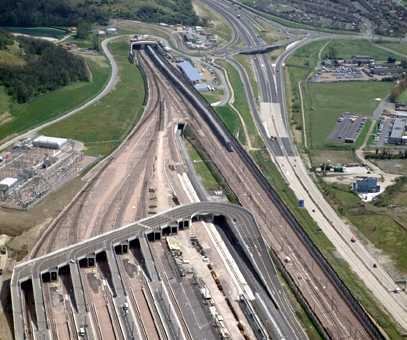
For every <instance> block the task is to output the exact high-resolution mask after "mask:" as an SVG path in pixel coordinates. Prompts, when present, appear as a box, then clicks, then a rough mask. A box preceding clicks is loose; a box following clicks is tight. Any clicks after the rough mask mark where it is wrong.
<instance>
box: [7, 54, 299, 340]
mask: <svg viewBox="0 0 407 340" xmlns="http://www.w3.org/2000/svg"><path fill="white" fill-rule="evenodd" d="M143 55H144V52H140V57H141V59H140V60H139V61H140V63H141V65H142V66H143V69H144V71H145V74H146V78H147V82H148V84H149V87H148V88H149V96H148V102H147V106H146V111H145V113H144V116H143V118H142V119H141V121H140V123H139V124H138V125H137V126H136V127H135V128H134V130H133V131H132V132H131V133H130V135H129V137H128V138H127V139H126V140H125V141H124V142H123V144H122V145H121V147H120V148H119V149H117V150H116V151H115V152H114V154H113V155H112V156H111V157H109V159H108V160H107V161H105V162H104V165H103V166H101V167H99V171H98V172H95V174H96V175H95V176H94V177H91V179H90V180H89V181H88V183H87V184H86V185H85V187H84V189H83V190H81V192H80V193H79V194H78V196H77V197H75V199H74V200H73V202H72V204H71V205H69V206H68V207H67V208H66V209H65V210H64V211H63V212H62V213H61V216H60V217H59V218H58V219H57V220H56V221H55V223H52V224H51V225H50V226H49V228H48V229H47V231H46V232H44V233H43V237H42V238H41V239H40V240H39V242H38V243H37V246H36V247H35V249H34V250H33V252H32V254H31V255H32V257H34V256H40V255H46V254H48V253H50V252H52V251H53V250H57V249H61V248H63V247H64V246H67V245H69V244H73V243H76V242H79V241H81V240H84V239H86V238H88V237H92V236H96V235H97V234H100V233H103V232H106V231H108V230H111V229H112V228H117V227H118V226H119V225H120V224H122V223H130V222H132V221H134V219H135V218H137V216H138V213H135V211H140V214H141V215H143V214H144V215H146V214H147V212H148V210H146V208H148V207H151V205H152V204H154V205H157V209H159V210H165V209H166V208H168V206H167V207H166V204H168V191H167V189H168V188H167V186H166V185H163V182H165V181H169V183H168V185H169V186H171V187H172V188H176V190H174V189H173V190H174V193H173V195H176V196H178V198H179V200H180V201H185V200H184V199H183V198H182V197H184V196H185V195H184V194H182V190H179V189H178V188H179V187H180V184H179V183H177V182H178V181H177V178H178V177H180V176H176V175H175V173H173V174H171V173H168V174H167V171H168V170H167V169H168V165H174V166H175V168H176V169H179V170H177V172H178V171H182V167H181V166H180V165H179V164H178V162H179V161H180V159H179V152H178V151H177V150H175V149H177V147H174V146H175V145H176V141H175V140H173V137H172V136H173V135H174V134H175V131H176V130H175V126H174V123H176V122H177V121H178V120H179V119H181V117H180V116H177V115H176V113H178V114H179V113H186V112H189V110H190V108H189V105H188V104H187V103H186V102H185V99H184V98H182V97H181V96H180V95H179V94H178V93H177V91H176V90H175V89H173V87H172V86H171V84H169V83H167V82H168V81H166V80H165V79H164V78H163V77H162V76H160V72H159V71H158V70H156V69H154V65H153V64H152V63H151V62H150V61H149V60H148V58H147V57H143ZM159 108H160V109H159ZM174 114H175V118H174V117H173V118H171V117H172V115H174ZM191 118H192V117H190V116H189V115H188V116H186V117H184V118H183V119H187V120H189V119H191ZM198 125H199V124H198ZM199 130H200V129H199V128H198V129H197V131H199ZM209 133H211V134H212V132H209ZM202 135H204V134H203V133H202ZM146 138H147V139H146ZM142 140H143V142H141V141H142ZM148 140H154V143H153V145H155V146H154V147H149V145H150V142H148ZM167 140H169V143H168V142H167ZM160 145H161V146H163V145H167V146H169V147H170V149H169V150H164V149H162V147H160ZM145 148H146V149H145ZM143 150H144V151H143ZM163 153H165V154H166V155H167V156H166V157H169V158H162V156H160V154H161V155H162V154H163ZM143 155H144V156H143ZM146 155H148V157H147V156H146ZM129 157H130V158H129ZM146 157H147V158H146ZM142 158H144V159H147V160H149V159H150V160H154V162H153V166H152V170H148V169H149V168H150V166H149V165H148V163H149V162H148V161H147V162H142V161H141V159H142ZM123 164H126V166H125V167H123ZM140 165H142V167H140ZM134 166H137V167H136V168H135V167H134ZM140 173H141V174H142V173H147V174H148V176H147V177H144V178H143V176H140ZM113 174H114V176H113ZM160 177H161V178H160ZM135 179H137V180H135ZM137 183H140V184H142V185H141V186H139V185H137ZM146 183H147V184H146ZM153 187H154V188H155V189H154V191H155V195H156V198H155V200H154V202H152V201H151V199H147V203H146V200H145V199H146V198H148V195H149V193H150V194H151V188H153ZM181 187H182V184H181ZM123 188H125V189H124V190H123ZM128 189H129V190H131V191H130V192H132V191H133V190H135V191H137V192H138V194H136V195H135V196H134V195H133V194H129V193H128V192H127V190H128ZM140 197H141V199H140ZM166 202H167V203H166ZM134 208H136V210H134ZM140 209H141V210H140ZM126 211H129V213H126ZM126 216H127V217H126ZM250 226H251V224H249V223H243V224H242V226H241V227H242V228H247V227H250ZM245 234H246V235H247V237H251V236H252V233H251V232H250V231H247V232H246V233H245ZM259 242H260V243H259ZM261 242H263V241H262V240H261V237H259V236H258V237H257V239H256V240H254V239H253V240H252V241H251V244H252V247H254V249H252V250H250V252H248V257H249V258H251V259H253V256H254V255H253V254H256V253H257V251H258V250H260V252H263V254H262V255H261V256H257V259H256V260H255V261H254V260H253V261H252V262H253V263H254V265H256V266H257V265H260V266H262V270H261V271H260V272H261V273H262V272H264V273H266V276H265V277H264V278H263V279H262V280H263V283H262V285H264V286H269V288H267V289H266V290H264V289H263V290H261V291H260V292H259V294H260V295H261V296H263V298H262V300H263V303H264V304H265V305H266V306H268V307H267V308H268V309H269V311H268V312H267V313H266V314H267V315H268V316H270V315H272V316H273V318H275V320H277V321H275V324H277V325H278V327H279V328H278V329H279V331H278V334H280V333H279V332H281V334H285V335H286V338H290V339H302V338H304V333H303V331H302V329H301V327H300V326H299V324H298V322H297V321H296V317H295V313H294V312H293V311H292V309H291V308H290V304H289V302H288V300H287V297H286V296H285V293H284V292H283V291H282V289H281V287H280V285H279V283H278V279H277V277H276V273H275V270H274V267H273V264H272V263H271V262H269V261H271V259H270V257H269V255H268V254H267V252H265V253H264V251H265V249H266V247H265V246H264V244H263V243H261ZM81 244H82V243H81ZM86 249H87V250H86ZM86 249H85V250H83V251H87V252H88V253H89V252H91V251H90V250H89V248H88V247H86ZM76 253H77V252H76V250H75V252H74V253H72V252H71V257H72V256H73V257H76V255H75V256H74V255H73V254H76ZM109 263H112V261H111V260H109ZM48 265H49V267H52V266H51V265H50V264H49V263H48ZM70 267H72V268H71V273H72V275H73V274H74V273H76V272H77V271H76V270H75V268H74V266H73V265H70ZM97 268H99V267H97ZM104 272H105V271H104V270H103V266H102V267H101V268H100V269H98V270H97V271H96V272H86V273H84V274H83V273H82V271H80V272H79V274H75V275H76V276H78V275H79V277H82V282H84V283H83V289H81V291H83V292H84V293H82V294H79V293H77V292H76V293H75V301H77V300H78V301H82V302H81V303H80V305H81V306H84V307H83V308H82V309H79V310H78V313H77V314H75V320H79V324H87V325H92V327H91V328H92V332H93V333H95V334H97V333H99V332H102V333H103V332H110V333H112V332H113V333H115V334H116V333H118V331H117V330H118V329H119V328H121V327H120V326H118V324H123V322H124V321H123V320H122V319H119V320H117V321H115V323H113V324H112V325H110V324H109V323H104V322H102V321H98V320H103V319H106V318H108V317H109V315H115V311H114V310H109V309H107V310H105V309H103V308H102V309H100V308H98V306H102V305H103V301H105V302H104V303H105V304H106V303H108V304H109V305H111V302H110V301H111V298H110V295H111V293H110V291H109V289H107V288H106V287H107V286H105V285H101V282H104V281H106V279H104V278H107V277H109V275H107V276H106V275H105V274H103V273H104ZM246 272H248V271H247V270H246ZM262 275H263V274H260V275H259V276H260V277H262ZM113 277H114V276H113ZM265 280H267V281H265ZM130 281H131V280H130ZM130 281H129V280H128V279H125V280H124V286H125V289H126V288H127V290H129V289H130V290H131V289H134V288H133V287H134V286H133V285H132V284H131V282H130ZM33 282H34V283H36V285H35V286H34V287H33V290H34V299H35V298H38V297H39V296H41V294H40V288H41V287H40V284H39V278H38V277H36V278H35V280H33ZM73 286H75V284H74V285H73ZM76 286H77V285H76ZM120 286H122V285H121V284H114V285H113V286H112V287H114V288H115V289H116V287H120ZM129 287H130V288H129ZM256 287H257V288H258V287H259V286H256ZM44 289H45V291H48V288H47V286H44ZM119 290H120V291H122V290H123V288H121V289H119ZM273 294H274V295H275V296H276V299H277V300H278V305H279V307H280V308H281V307H283V306H285V307H284V308H283V309H282V311H279V310H277V309H276V307H275V304H274V302H273V298H272V296H273ZM48 295H49V296H50V298H48V300H47V301H48V302H49V301H52V296H56V297H55V298H58V296H59V295H55V294H48ZM48 295H46V296H47V297H48ZM81 296H82V297H81ZM13 301H14V299H13ZM119 301H120V303H119V305H123V303H124V302H125V299H124V295H123V294H121V295H120V296H119ZM42 304H43V303H42V302H41V301H40V305H42ZM117 304H118V303H116V306H117ZM47 305H48V303H47ZM65 305H66V306H67V307H66V308H65V309H64V310H65V313H68V315H69V314H70V313H69V312H68V311H69V310H70V308H71V307H70V303H68V302H66V301H65ZM86 306H88V307H86ZM261 306H262V307H261V308H262V310H264V306H263V304H261ZM20 309H23V310H24V308H20ZM41 309H42V308H41V307H38V304H37V308H36V311H35V313H34V314H35V315H38V316H37V319H38V320H39V321H38V322H37V325H38V327H39V330H37V331H34V332H37V335H39V334H42V335H44V334H46V333H47V330H46V329H47V322H46V320H47V317H46V315H44V313H42V312H41ZM64 310H54V308H53V307H47V312H48V313H50V314H52V315H60V314H61V313H64ZM18 311H19V309H17V310H16V313H17V316H16V318H17V320H18V321H19V322H21V320H20V318H21V317H22V316H21V315H23V314H24V313H23V311H21V314H19V312H18ZM89 311H91V312H89ZM89 313H90V314H89ZM92 313H93V314H92ZM264 313H265V312H264V311H263V314H264ZM25 314H30V313H25ZM136 314H137V313H132V314H131V315H133V317H132V320H131V323H133V324H135V322H136V321H137V316H136ZM23 317H24V319H26V320H28V317H27V315H25V316H23ZM268 318H269V317H268ZM273 320H274V319H273ZM76 323H78V321H76ZM26 324H27V322H26ZM268 327H269V329H270V332H272V333H273V332H276V330H275V326H270V325H269V326H268ZM51 329H52V334H54V335H55V336H56V337H57V334H66V332H68V331H69V329H72V326H68V328H67V326H66V325H65V324H63V323H59V322H58V323H56V324H55V325H54V326H53V327H51Z"/></svg>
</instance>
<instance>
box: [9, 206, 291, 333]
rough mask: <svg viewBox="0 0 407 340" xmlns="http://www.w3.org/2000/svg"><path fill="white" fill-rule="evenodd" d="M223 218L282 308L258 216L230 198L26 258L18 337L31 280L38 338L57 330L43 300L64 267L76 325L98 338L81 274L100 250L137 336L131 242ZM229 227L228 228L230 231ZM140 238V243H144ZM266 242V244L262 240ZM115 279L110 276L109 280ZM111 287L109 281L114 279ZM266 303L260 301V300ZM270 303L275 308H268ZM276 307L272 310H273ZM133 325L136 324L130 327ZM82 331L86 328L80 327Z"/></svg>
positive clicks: (18, 292)
mask: <svg viewBox="0 0 407 340" xmlns="http://www.w3.org/2000/svg"><path fill="white" fill-rule="evenodd" d="M219 218H222V219H224V220H226V221H227V225H228V231H227V233H229V232H231V233H232V234H233V237H234V238H235V239H236V240H237V244H238V245H239V250H240V251H243V253H244V254H245V258H246V259H248V261H249V263H250V266H251V268H252V270H253V271H254V272H255V273H256V277H257V278H258V281H259V282H258V283H257V284H258V285H260V286H259V287H263V288H262V289H264V290H265V291H266V292H268V295H269V296H268V298H269V299H271V300H272V301H273V305H274V306H273V307H271V308H273V309H274V310H273V311H272V314H273V315H275V314H276V313H278V306H277V302H276V301H274V298H273V295H272V293H271V292H270V291H269V285H270V282H268V278H266V277H265V276H264V273H265V272H270V271H271V270H272V269H271V268H273V266H272V263H271V258H270V255H269V254H268V252H267V247H266V246H265V244H264V243H262V242H263V241H262V237H261V235H260V231H259V229H258V227H257V224H256V221H255V219H254V217H253V216H252V214H251V213H250V212H249V211H247V210H246V209H244V208H242V207H240V206H236V205H232V204H228V203H213V202H199V203H193V204H188V205H184V206H179V207H177V208H173V209H170V210H168V211H165V212H163V213H160V214H157V215H154V216H153V217H148V218H145V219H142V220H139V221H137V222H135V223H133V224H130V225H127V226H123V227H121V228H119V229H115V230H113V231H110V232H108V233H105V234H102V235H100V236H97V237H94V238H91V239H89V240H87V241H83V242H80V243H77V244H75V245H72V246H69V247H66V248H64V249H60V250H58V251H55V252H53V253H50V254H47V255H44V256H41V257H38V258H35V259H32V260H30V261H27V262H23V263H20V264H18V265H17V266H15V268H14V271H13V275H12V280H11V294H12V304H13V319H14V330H15V337H16V339H23V338H25V330H26V329H27V328H30V327H31V325H27V324H25V323H24V317H23V315H24V312H25V311H24V306H25V302H26V301H25V298H24V294H23V291H22V286H23V285H25V283H27V282H31V283H32V288H33V299H34V305H35V317H34V320H36V321H35V322H33V327H34V330H33V333H34V335H35V337H37V338H42V339H51V338H52V337H51V330H50V324H49V322H48V321H47V320H49V318H48V316H47V314H46V313H47V308H46V306H45V302H44V300H43V298H42V297H43V284H44V282H49V281H51V282H52V281H55V280H57V276H58V275H59V271H60V270H61V269H62V268H65V267H67V266H68V267H69V268H70V272H71V274H70V276H71V280H72V289H73V292H72V293H73V294H72V296H73V297H74V300H75V303H74V304H73V305H74V306H75V313H74V314H75V315H74V319H75V320H76V322H75V324H76V325H77V326H78V328H84V329H86V335H87V337H88V338H89V339H93V338H97V332H96V331H95V330H94V326H92V322H90V320H91V319H92V315H91V314H92V313H91V308H90V307H89V302H88V298H87V297H86V296H85V295H86V294H87V289H89V287H88V288H86V287H85V286H86V285H85V284H84V280H86V278H85V276H86V275H89V274H86V275H83V274H79V273H78V272H82V270H83V268H85V267H86V268H91V267H93V265H95V262H98V261H99V260H98V257H100V254H103V253H104V254H106V257H107V261H106V263H107V266H108V268H109V270H110V273H111V276H112V277H111V280H112V284H111V287H110V289H111V290H112V292H113V293H112V301H113V302H112V303H113V305H111V306H110V307H111V308H112V310H114V309H115V308H116V314H117V315H118V317H119V323H120V327H121V328H122V332H123V334H124V338H126V339H127V338H131V336H134V337H135V338H137V333H134V334H129V331H130V330H133V331H134V332H135V330H138V329H140V325H138V321H137V318H136V317H134V316H133V315H132V314H131V313H129V314H123V313H121V308H122V306H125V305H126V304H130V300H129V299H128V296H129V292H128V291H126V289H125V286H124V285H123V281H124V280H123V272H122V270H123V268H122V266H118V265H117V261H118V256H119V254H121V253H122V252H123V251H126V252H127V249H128V248H127V247H128V245H129V244H130V243H132V242H135V241H136V240H137V242H140V241H141V240H142V241H141V242H145V240H148V241H149V242H154V241H158V240H160V239H161V238H162V237H164V236H165V235H173V234H176V233H178V231H179V230H184V229H188V228H190V226H191V224H192V223H193V222H196V221H201V220H204V221H209V222H212V221H214V220H216V219H219ZM225 232H226V231H225ZM141 242H140V243H141ZM259 242H260V243H259ZM141 249H142V252H143V251H144V252H146V253H148V252H149V250H148V249H149V247H148V246H147V247H146V246H144V247H142V248H141ZM143 258H144V260H145V261H151V262H153V261H154V258H152V257H151V255H150V254H145V256H143ZM145 267H146V268H150V271H154V269H151V268H154V263H146V264H145ZM149 276H150V278H151V277H153V279H157V278H158V277H159V276H160V274H159V275H158V276H155V275H151V274H150V275H149ZM107 281H109V279H107ZM108 286H109V284H108ZM259 303H260V302H257V304H259ZM268 308H270V307H268ZM269 312H270V311H268V313H269ZM277 320H279V322H278V327H284V322H283V319H282V318H278V319H277ZM128 324H130V325H131V324H132V325H134V326H132V327H131V326H126V325H128ZM77 332H78V334H79V333H80V329H78V330H77ZM273 332H274V334H280V333H282V334H286V335H288V336H290V334H291V333H290V330H289V329H285V328H282V329H279V328H278V329H275V330H273Z"/></svg>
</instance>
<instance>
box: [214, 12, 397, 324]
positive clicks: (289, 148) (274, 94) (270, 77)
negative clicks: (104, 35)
mask: <svg viewBox="0 0 407 340" xmlns="http://www.w3.org/2000/svg"><path fill="white" fill-rule="evenodd" d="M215 6H216V5H215ZM216 9H217V10H218V11H219V6H218V7H217V8H216ZM221 11H222V10H221ZM230 13H232V14H230ZM222 14H223V15H225V16H226V17H227V19H228V20H230V21H233V20H236V19H235V14H233V9H232V8H229V9H228V10H224V11H223V12H222ZM239 23H244V20H239ZM247 32H250V30H248V29H247V28H242V29H241V34H242V37H243V39H245V40H246V41H247V43H248V44H252V45H253V44H255V43H256V41H258V38H257V37H256V36H254V35H251V36H250V33H249V34H248V33H247ZM254 58H256V57H254ZM256 59H257V58H256ZM259 64H260V67H261V68H259ZM255 69H256V73H257V76H258V78H260V79H261V77H264V78H267V80H265V81H259V84H260V90H261V93H262V99H263V100H264V101H266V100H269V101H270V102H271V103H275V104H276V105H272V107H271V108H272V110H274V112H272V113H273V114H275V115H276V116H277V118H279V120H280V121H281V123H278V124H276V122H275V121H274V118H275V117H273V122H272V124H273V125H274V132H275V133H276V134H275V136H276V137H277V138H276V139H277V141H278V143H279V146H280V148H281V150H282V151H283V154H282V155H278V157H276V156H275V155H273V148H272V145H271V144H272V143H271V140H270V139H268V138H267V135H266V134H265V133H264V127H263V124H262V122H261V120H260V119H259V117H258V114H257V111H255V112H254V113H255V120H256V123H257V125H258V127H260V128H259V130H260V132H261V134H262V136H263V138H264V139H265V142H266V145H267V147H268V149H269V151H270V153H271V155H272V157H273V159H274V160H275V161H276V164H277V165H279V166H280V168H281V170H282V172H283V173H286V174H285V177H286V179H287V181H288V183H290V184H291V186H293V185H292V182H293V181H292V178H287V173H288V174H290V169H289V167H288V166H287V160H288V165H291V167H292V168H296V164H295V163H296V162H297V159H294V160H293V161H292V162H293V164H291V163H290V162H289V161H290V160H291V159H292V158H293V157H292V156H294V155H295V154H294V151H295V148H294V146H293V144H292V143H291V140H290V138H289V131H287V130H289V129H286V127H285V125H286V123H285V121H286V117H281V112H279V111H278V110H277V111H276V109H279V110H281V109H280V105H281V104H280V103H281V99H280V100H279V93H278V91H277V86H276V85H275V82H277V77H276V75H275V74H274V73H273V69H272V66H271V63H270V61H269V60H268V59H267V58H265V56H260V58H258V62H255ZM277 83H278V82H277ZM278 84H279V83H278ZM246 86H250V84H246ZM273 88H274V90H272V89H273ZM246 92H247V91H246ZM259 123H260V124H259ZM282 129H283V131H282ZM307 175H308V174H307ZM290 180H291V181H290ZM297 180H298V178H297ZM300 197H301V196H300ZM312 209H314V210H315V207H313V208H311V209H310V210H312ZM334 244H335V242H334ZM320 295H321V294H320ZM322 298H323V295H321V299H322ZM345 317H346V316H345V315H343V316H342V318H345ZM399 320H400V318H399ZM338 324H341V321H340V319H338Z"/></svg>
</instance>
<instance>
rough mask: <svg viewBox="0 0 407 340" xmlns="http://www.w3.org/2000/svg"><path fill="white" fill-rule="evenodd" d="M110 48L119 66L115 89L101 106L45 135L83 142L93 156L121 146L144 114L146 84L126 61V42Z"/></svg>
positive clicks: (134, 68) (122, 41)
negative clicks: (122, 141) (117, 81)
mask: <svg viewBox="0 0 407 340" xmlns="http://www.w3.org/2000/svg"><path fill="white" fill-rule="evenodd" d="M110 47H111V50H112V53H113V55H114V57H115V59H116V60H117V63H118V66H119V77H120V80H119V83H118V84H117V85H116V88H115V89H114V90H113V91H112V92H111V93H110V94H109V95H107V96H106V97H104V98H103V99H102V100H100V101H99V102H98V103H96V104H94V105H92V106H90V107H88V108H86V109H84V110H82V111H81V112H79V113H77V114H76V115H74V116H72V117H70V118H68V119H66V120H63V121H61V122H59V123H56V124H54V125H52V126H50V127H48V128H46V129H45V130H44V131H42V132H43V133H44V134H48V135H50V136H61V137H67V138H73V139H76V140H80V141H82V142H84V143H85V145H86V147H87V153H88V154H89V155H94V156H98V155H102V156H104V155H107V154H109V153H110V152H111V151H112V150H113V149H114V148H115V147H116V146H118V145H119V144H120V142H121V140H122V139H123V138H124V136H125V135H126V134H127V133H128V132H129V130H130V129H131V128H132V126H133V125H134V124H135V122H136V121H137V119H138V118H140V116H141V114H142V112H143V100H144V82H143V78H142V76H141V73H140V71H139V70H138V68H137V67H136V66H135V65H133V64H130V63H129V61H128V59H127V55H128V46H127V42H126V41H124V40H121V41H115V42H112V43H111V44H110Z"/></svg>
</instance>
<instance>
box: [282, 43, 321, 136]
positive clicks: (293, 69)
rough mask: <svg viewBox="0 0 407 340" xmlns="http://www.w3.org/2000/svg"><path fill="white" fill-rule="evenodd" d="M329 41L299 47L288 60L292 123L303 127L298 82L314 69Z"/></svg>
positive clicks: (297, 126) (288, 86) (288, 87)
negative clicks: (321, 51)
mask: <svg viewBox="0 0 407 340" xmlns="http://www.w3.org/2000/svg"><path fill="white" fill-rule="evenodd" d="M326 43H327V41H315V42H312V43H309V44H307V45H306V46H304V47H301V48H299V49H298V50H297V51H296V52H295V53H294V54H293V55H292V56H291V57H290V58H289V59H288V60H287V62H286V66H287V67H286V68H285V70H286V79H287V81H286V93H287V104H288V109H289V112H290V120H291V123H292V125H293V126H294V127H295V128H297V129H300V130H301V129H302V125H303V124H302V116H301V104H300V94H299V90H298V83H299V82H300V81H303V80H304V79H306V78H307V77H308V76H309V75H310V74H311V72H313V71H314V69H315V67H316V66H317V62H318V55H319V53H320V50H321V49H322V48H323V47H324V46H325V45H326Z"/></svg>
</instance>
